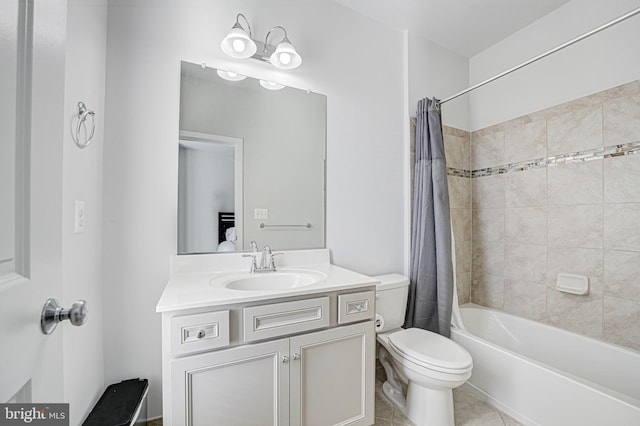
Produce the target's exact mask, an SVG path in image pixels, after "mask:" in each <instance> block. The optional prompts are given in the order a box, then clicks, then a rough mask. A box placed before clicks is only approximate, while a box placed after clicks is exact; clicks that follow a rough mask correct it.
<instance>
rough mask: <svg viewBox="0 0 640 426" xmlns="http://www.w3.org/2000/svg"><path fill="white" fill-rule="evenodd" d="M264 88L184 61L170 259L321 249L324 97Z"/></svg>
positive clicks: (289, 90)
mask: <svg viewBox="0 0 640 426" xmlns="http://www.w3.org/2000/svg"><path fill="white" fill-rule="evenodd" d="M267 86H268V85H267ZM272 89H273V87H271V89H267V88H265V87H264V86H263V85H262V84H261V81H260V80H256V79H253V78H249V77H247V78H245V79H243V80H241V81H229V80H226V79H223V78H221V77H220V76H219V75H218V73H217V70H216V69H213V68H209V67H202V66H201V65H197V64H192V63H188V62H182V65H181V79H180V140H179V165H178V254H192V253H214V252H221V251H242V250H247V249H248V248H249V243H250V242H251V241H257V242H258V244H259V246H260V247H262V246H263V245H265V244H268V245H270V246H271V248H272V249H274V250H291V249H302V248H321V247H324V246H325V168H326V167H325V166H326V110H327V100H326V96H324V95H320V94H317V93H312V92H308V91H305V90H299V89H294V88H291V87H283V88H281V89H279V90H272Z"/></svg>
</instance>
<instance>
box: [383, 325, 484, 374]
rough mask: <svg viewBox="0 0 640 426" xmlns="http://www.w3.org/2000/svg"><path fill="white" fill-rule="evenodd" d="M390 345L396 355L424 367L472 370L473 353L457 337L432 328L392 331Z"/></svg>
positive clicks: (440, 370) (456, 370) (441, 369)
mask: <svg viewBox="0 0 640 426" xmlns="http://www.w3.org/2000/svg"><path fill="white" fill-rule="evenodd" d="M388 341H389V346H390V347H391V349H393V351H394V352H396V354H397V355H398V356H399V357H401V358H404V359H406V360H407V361H410V362H413V363H415V364H417V365H419V366H421V367H424V368H427V369H430V370H435V371H439V372H442V373H454V374H456V373H464V372H466V371H468V370H471V368H472V366H473V361H472V359H471V355H469V353H468V352H467V351H466V350H465V349H464V348H462V347H461V346H460V345H458V344H457V343H456V342H454V341H453V340H450V339H447V338H446V337H444V336H441V335H439V334H436V333H433V332H431V331H427V330H423V329H419V328H408V329H404V330H399V331H396V332H394V333H391V334H390V335H389V336H388Z"/></svg>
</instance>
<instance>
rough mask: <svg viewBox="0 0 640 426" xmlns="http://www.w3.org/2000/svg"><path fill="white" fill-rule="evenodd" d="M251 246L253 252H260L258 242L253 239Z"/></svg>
mask: <svg viewBox="0 0 640 426" xmlns="http://www.w3.org/2000/svg"><path fill="white" fill-rule="evenodd" d="M249 247H251V252H252V253H254V254H255V253H257V252H258V243H256V242H255V241H251V242H250V243H249Z"/></svg>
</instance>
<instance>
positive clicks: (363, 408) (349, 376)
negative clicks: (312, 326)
mask: <svg viewBox="0 0 640 426" xmlns="http://www.w3.org/2000/svg"><path fill="white" fill-rule="evenodd" d="M375 339H376V336H375V330H374V326H373V322H371V321H367V322H362V323H358V324H354V325H347V326H343V327H336V328H332V329H329V330H324V331H319V332H316V333H309V334H303V335H301V336H296V337H292V338H291V343H290V351H291V372H290V375H291V400H290V404H291V424H292V425H304V426H315V425H317V426H326V425H351V426H365V425H370V424H373V421H374V411H373V409H374V376H375Z"/></svg>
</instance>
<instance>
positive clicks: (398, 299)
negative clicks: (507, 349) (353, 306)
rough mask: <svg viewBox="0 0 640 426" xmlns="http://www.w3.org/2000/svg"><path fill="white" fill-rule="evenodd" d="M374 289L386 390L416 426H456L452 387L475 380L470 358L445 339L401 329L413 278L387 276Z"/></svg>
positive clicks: (433, 334) (464, 351) (426, 332)
mask: <svg viewBox="0 0 640 426" xmlns="http://www.w3.org/2000/svg"><path fill="white" fill-rule="evenodd" d="M373 278H375V279H377V280H378V281H380V283H379V284H378V285H377V286H376V333H377V341H378V343H379V345H378V359H379V360H380V363H381V364H382V366H383V367H384V369H385V372H386V374H387V381H386V382H385V383H384V384H383V385H382V391H383V392H384V394H385V396H386V397H387V398H389V400H390V401H391V402H392V403H393V404H394V405H395V406H397V407H398V408H399V409H400V411H402V413H403V414H404V415H405V416H407V417H408V418H409V419H410V420H411V421H412V422H413V423H415V424H416V425H417V426H454V417H453V393H452V391H453V389H454V388H456V387H458V386H460V385H462V384H463V383H465V382H466V381H467V380H468V379H469V377H471V369H472V367H473V363H472V360H471V355H469V353H468V352H467V351H466V350H465V349H464V348H463V347H462V346H460V345H459V344H457V343H456V342H454V341H453V340H450V339H448V338H446V337H444V336H441V335H439V334H437V333H433V332H431V331H427V330H423V329H419V328H408V329H403V328H401V326H402V324H403V323H404V315H405V310H406V306H407V294H408V291H409V279H408V278H407V277H405V276H403V275H398V274H387V275H379V276H376V277H373Z"/></svg>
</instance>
